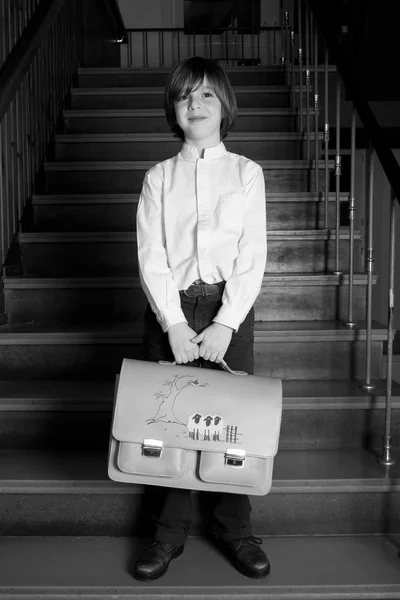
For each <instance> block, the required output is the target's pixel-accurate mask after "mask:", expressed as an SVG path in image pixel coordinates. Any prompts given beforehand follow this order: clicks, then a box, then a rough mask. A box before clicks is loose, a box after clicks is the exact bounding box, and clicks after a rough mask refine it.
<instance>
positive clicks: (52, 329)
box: [0, 321, 387, 345]
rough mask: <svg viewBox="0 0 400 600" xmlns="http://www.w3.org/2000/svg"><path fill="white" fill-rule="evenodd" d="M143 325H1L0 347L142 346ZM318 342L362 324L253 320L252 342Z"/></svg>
mask: <svg viewBox="0 0 400 600" xmlns="http://www.w3.org/2000/svg"><path fill="white" fill-rule="evenodd" d="M141 327H142V322H141V321H140V322H137V323H134V322H129V323H125V322H121V323H103V322H102V323H93V324H88V323H84V324H80V323H76V324H73V323H69V324H68V325H66V324H60V323H40V322H32V323H17V324H11V325H10V324H7V325H2V326H0V345H2V344H13V343H19V344H21V343H31V344H63V343H65V344H71V343H75V344H87V343H92V344H108V343H110V344H113V343H118V344H130V343H141V341H142V335H141ZM371 336H372V339H373V340H379V341H382V340H386V339H387V329H386V327H385V326H384V325H382V324H381V323H377V322H373V323H372V332H371ZM318 339H326V340H328V339H329V340H340V341H356V340H364V339H365V323H364V322H357V326H356V327H355V328H354V329H349V328H348V327H346V326H345V325H343V324H342V323H340V322H337V321H256V323H255V331H254V341H255V343H257V342H265V341H266V342H277V341H286V342H289V341H294V340H296V341H299V340H303V341H318Z"/></svg>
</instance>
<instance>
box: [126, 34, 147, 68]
mask: <svg viewBox="0 0 400 600" xmlns="http://www.w3.org/2000/svg"><path fill="white" fill-rule="evenodd" d="M142 49H143V66H144V34H143V35H142ZM128 63H129V66H130V67H131V68H132V67H133V31H130V32H129V33H128Z"/></svg>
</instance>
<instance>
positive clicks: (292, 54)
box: [290, 29, 296, 108]
mask: <svg viewBox="0 0 400 600" xmlns="http://www.w3.org/2000/svg"><path fill="white" fill-rule="evenodd" d="M294 42H295V38H294V31H293V29H292V30H291V31H290V63H291V71H292V107H293V108H294V107H295V106H296V73H295V70H294Z"/></svg>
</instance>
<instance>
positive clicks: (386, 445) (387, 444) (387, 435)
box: [379, 188, 396, 466]
mask: <svg viewBox="0 0 400 600" xmlns="http://www.w3.org/2000/svg"><path fill="white" fill-rule="evenodd" d="M389 239H390V246H389V294H388V353H387V371H386V406H385V431H384V434H383V448H382V456H381V459H380V461H379V462H380V463H381V465H385V466H390V465H394V463H395V462H396V461H395V460H394V459H393V458H392V456H391V452H390V450H391V444H392V436H391V418H392V414H391V413H392V366H393V336H394V284H395V249H396V198H395V195H394V191H393V188H392V189H391V198H390V235H389Z"/></svg>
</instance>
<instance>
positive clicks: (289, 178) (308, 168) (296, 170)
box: [44, 160, 333, 194]
mask: <svg viewBox="0 0 400 600" xmlns="http://www.w3.org/2000/svg"><path fill="white" fill-rule="evenodd" d="M156 162H157V161H116V162H113V161H92V162H49V163H45V164H44V172H45V175H46V191H47V192H50V193H63V194H65V193H81V194H82V193H95V192H99V193H131V194H132V193H135V192H136V193H140V191H141V189H142V184H143V178H144V176H145V174H146V172H147V171H148V169H150V168H151V167H152V166H154V165H155V164H156ZM257 162H258V164H259V165H260V166H261V167H262V169H263V170H264V174H265V177H266V179H267V183H268V190H269V191H270V192H284V191H288V192H294V191H300V192H304V191H311V190H312V189H313V187H314V185H315V183H314V182H315V173H314V171H315V166H314V161H306V160H285V161H279V160H262V161H257ZM332 166H333V162H332V161H329V165H328V167H329V168H332ZM318 167H319V170H320V180H321V184H322V183H323V169H324V168H325V162H324V161H318Z"/></svg>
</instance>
